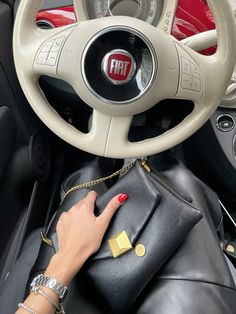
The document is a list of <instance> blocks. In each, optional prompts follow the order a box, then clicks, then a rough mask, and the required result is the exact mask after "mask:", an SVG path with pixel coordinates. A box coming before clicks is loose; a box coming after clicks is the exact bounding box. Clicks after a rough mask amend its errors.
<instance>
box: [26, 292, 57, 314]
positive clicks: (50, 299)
mask: <svg viewBox="0 0 236 314" xmlns="http://www.w3.org/2000/svg"><path fill="white" fill-rule="evenodd" d="M32 292H35V293H36V294H40V295H41V296H42V297H44V298H45V299H47V300H48V302H49V303H51V305H53V306H54V307H55V308H56V309H58V310H59V309H60V308H59V304H58V303H57V302H56V301H54V300H53V298H51V297H50V296H49V295H48V294H47V293H46V292H44V291H43V290H42V289H40V288H39V287H34V288H33V289H32Z"/></svg>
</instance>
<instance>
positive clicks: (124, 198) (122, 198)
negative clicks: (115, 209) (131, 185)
mask: <svg viewBox="0 0 236 314" xmlns="http://www.w3.org/2000/svg"><path fill="white" fill-rule="evenodd" d="M128 197H129V196H128V195H127V194H120V195H119V196H118V201H119V202H120V203H121V204H123V203H124V202H125V201H127V199H128Z"/></svg>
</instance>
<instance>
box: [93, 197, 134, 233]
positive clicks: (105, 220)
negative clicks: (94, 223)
mask: <svg viewBox="0 0 236 314" xmlns="http://www.w3.org/2000/svg"><path fill="white" fill-rule="evenodd" d="M127 199H128V195H127V194H119V195H117V196H115V197H113V199H111V200H110V202H109V203H108V204H107V206H106V208H105V209H104V211H103V212H102V214H101V215H100V216H99V217H98V220H99V222H100V223H101V224H102V225H103V227H104V228H105V230H106V229H107V227H108V225H109V223H110V221H111V219H112V217H113V216H114V214H115V213H116V211H117V210H118V208H120V206H121V205H122V204H124V203H125V202H126V201H127ZM105 230H104V231H105Z"/></svg>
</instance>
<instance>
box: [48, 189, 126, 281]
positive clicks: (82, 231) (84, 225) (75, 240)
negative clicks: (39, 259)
mask: <svg viewBox="0 0 236 314" xmlns="http://www.w3.org/2000/svg"><path fill="white" fill-rule="evenodd" d="M96 198H97V194H96V192H94V191H91V192H89V193H88V195H87V196H86V197H85V198H84V199H82V200H81V201H80V202H79V203H78V204H77V205H75V206H73V207H72V208H71V209H70V210H69V211H68V212H65V213H63V214H62V215H61V217H60V219H59V221H58V223H57V229H56V230H57V236H58V248H59V249H58V252H57V253H56V254H55V255H54V257H53V258H52V260H51V262H50V264H49V267H48V269H47V271H46V273H45V275H46V276H49V277H54V278H56V279H57V280H58V281H60V282H62V283H64V284H68V282H69V281H70V280H71V279H72V278H73V277H74V276H75V274H76V273H77V272H78V271H79V270H80V268H81V267H82V265H83V264H84V262H85V261H86V260H87V259H88V257H89V256H90V255H92V254H93V253H95V252H96V251H97V250H98V249H99V247H100V245H101V242H102V238H103V236H104V234H105V232H106V229H107V227H108V225H109V223H110V221H111V218H112V217H113V215H114V214H115V212H116V211H117V209H118V208H119V207H120V206H121V205H122V204H123V203H124V202H125V201H126V200H127V198H128V196H127V195H126V194H120V195H117V196H116V197H114V198H113V199H112V200H111V201H110V202H109V203H108V204H107V206H106V208H105V209H104V211H103V213H102V214H101V215H100V216H98V217H96V216H95V215H94V205H95V201H96Z"/></svg>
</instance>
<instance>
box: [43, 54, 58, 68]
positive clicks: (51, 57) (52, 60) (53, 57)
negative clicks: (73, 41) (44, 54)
mask: <svg viewBox="0 0 236 314" xmlns="http://www.w3.org/2000/svg"><path fill="white" fill-rule="evenodd" d="M57 56H58V52H50V53H49V55H48V58H47V62H46V64H47V65H52V66H54V65H56V61H57Z"/></svg>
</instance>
